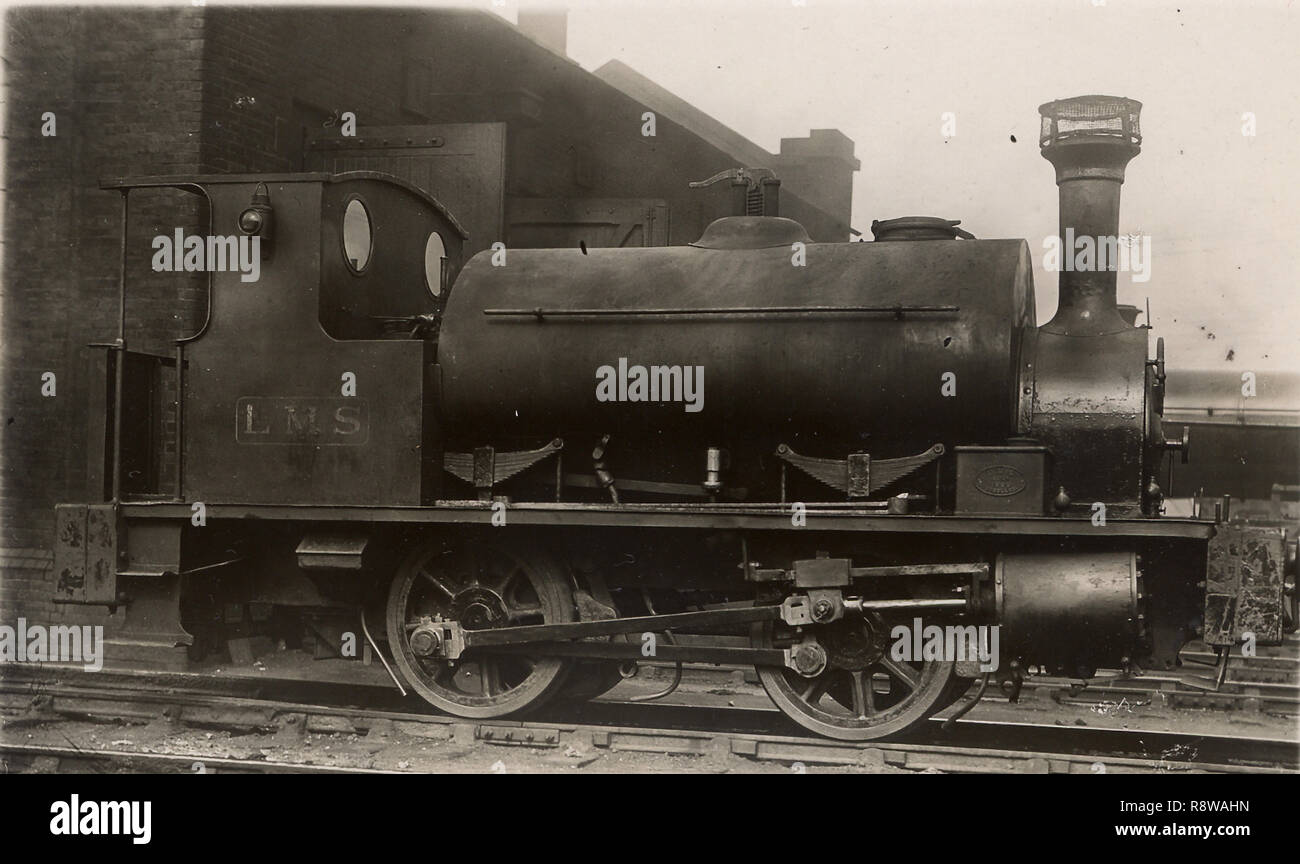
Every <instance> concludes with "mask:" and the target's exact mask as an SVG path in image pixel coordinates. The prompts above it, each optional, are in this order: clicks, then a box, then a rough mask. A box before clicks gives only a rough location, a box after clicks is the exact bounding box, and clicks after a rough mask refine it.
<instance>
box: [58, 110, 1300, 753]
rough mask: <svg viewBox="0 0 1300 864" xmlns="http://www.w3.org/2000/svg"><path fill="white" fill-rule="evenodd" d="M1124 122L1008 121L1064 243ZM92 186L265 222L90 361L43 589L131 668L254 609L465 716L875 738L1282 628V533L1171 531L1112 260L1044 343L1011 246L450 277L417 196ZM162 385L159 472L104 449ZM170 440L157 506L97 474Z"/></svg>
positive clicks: (445, 229)
mask: <svg viewBox="0 0 1300 864" xmlns="http://www.w3.org/2000/svg"><path fill="white" fill-rule="evenodd" d="M1139 109H1140V105H1139V104H1138V103H1137V102H1134V101H1132V100H1128V99H1119V98H1114V97H1101V96H1087V97H1079V98H1076V99H1067V100H1060V101H1057V102H1052V103H1048V104H1046V105H1044V106H1042V108H1041V109H1040V112H1041V114H1042V123H1043V126H1042V134H1041V136H1040V145H1041V148H1042V153H1043V156H1044V157H1045V158H1047V159H1048V160H1049V161H1050V162H1051V163H1052V164H1053V165H1054V167H1055V169H1056V179H1057V185H1058V187H1059V195H1060V225H1059V230H1060V234H1061V237H1062V238H1065V237H1078V236H1087V237H1090V238H1093V239H1094V241H1105V240H1106V238H1110V239H1111V240H1116V239H1117V238H1118V215H1119V191H1120V186H1121V184H1122V182H1123V179H1124V170H1125V166H1126V165H1127V163H1128V162H1129V160H1131V159H1132V158H1133V157H1134V156H1135V155H1137V153H1138V150H1139V145H1140V141H1141V135H1140V131H1139V125H1138V120H1139ZM106 185H107V186H108V188H112V189H115V190H118V191H119V192H120V193H121V195H122V200H123V205H124V211H125V206H126V202H127V200H128V197H129V193H130V191H131V190H133V189H138V188H142V187H151V186H173V187H176V188H182V189H186V190H188V191H194V192H197V193H198V194H201V195H203V196H204V197H205V198H206V199H207V202H208V206H209V210H210V218H211V224H212V230H213V231H214V232H216V233H235V232H240V231H242V232H243V233H245V234H249V233H261V236H263V238H264V240H266V241H269V240H270V239H271V237H273V238H274V243H273V244H271V243H269V242H264V244H263V248H264V249H270V250H273V252H271V253H269V254H268V253H265V252H264V255H263V261H262V267H261V273H262V281H261V283H259V284H257V285H255V286H250V285H248V284H246V283H242V282H241V281H240V280H239V274H237V273H234V274H227V273H214V274H213V275H212V281H211V286H210V291H211V296H212V302H211V304H210V315H209V319H208V321H207V322H206V324H205V325H204V328H203V329H202V330H201V331H200V333H198V334H196V335H195V336H194V337H191V338H190V339H187V340H184V341H183V342H182V343H180V344H178V346H177V349H176V352H175V355H174V356H173V357H155V356H152V355H145V354H142V353H140V352H134V351H130V350H128V349H127V338H126V337H127V334H126V333H125V331H124V329H123V331H122V332H120V333H119V339H118V340H117V341H116V342H115V343H113V344H112V345H110V346H108V347H107V349H106V351H105V357H104V359H103V363H102V366H101V372H102V374H104V376H105V391H104V392H105V393H107V394H108V397H109V398H107V399H106V400H105V401H104V403H103V405H104V410H103V412H102V417H103V427H102V428H99V429H96V430H93V431H92V435H91V436H90V437H91V440H92V441H93V442H96V446H95V448H94V449H93V450H92V452H91V454H90V460H89V461H90V464H91V476H92V478H94V485H95V489H94V490H93V491H92V495H91V497H90V499H89V501H90V502H91V503H76V504H63V505H59V507H58V508H57V513H56V515H57V525H56V528H57V532H58V533H57V539H56V566H55V586H54V587H55V594H56V599H57V600H58V601H59V602H65V603H100V604H104V605H108V606H110V607H112V608H114V609H115V610H117V614H118V615H120V616H121V619H122V620H121V627H120V633H121V636H120V641H121V643H122V644H123V645H127V644H129V645H130V646H131V647H130V650H131V651H134V652H139V651H140V650H141V646H152V647H153V648H154V649H156V650H157V651H158V652H161V653H162V654H165V655H169V656H170V657H171V658H172V662H189V661H188V659H181V660H178V659H177V658H178V657H181V658H188V657H189V656H190V655H191V654H194V653H198V649H200V648H203V647H206V648H208V649H209V650H216V651H220V650H221V646H222V643H223V640H224V639H225V638H227V637H228V628H227V627H226V626H225V624H226V622H225V620H224V617H223V612H222V610H227V609H229V608H230V605H231V604H232V603H233V604H239V603H253V602H256V603H257V604H259V605H260V606H262V607H265V606H271V607H273V608H276V609H279V610H280V612H281V613H282V614H278V615H275V616H272V617H270V618H265V619H263V620H274V621H275V622H276V623H275V625H274V626H276V627H278V628H280V635H282V636H283V635H285V634H288V636H289V638H292V633H293V628H294V627H295V626H297V625H296V624H293V623H286V622H293V621H299V620H301V619H307V620H308V621H309V622H310V628H311V630H312V632H313V633H314V634H315V636H314V637H313V639H312V644H313V645H314V646H315V648H316V649H318V650H325V651H326V653H328V652H329V651H330V650H331V645H332V644H334V643H335V642H337V641H339V640H341V639H342V637H344V636H347V635H353V636H355V633H354V631H357V630H359V631H360V632H361V633H362V634H364V636H365V638H366V640H367V641H368V643H369V644H370V646H371V648H372V649H373V650H374V651H375V652H377V653H378V655H379V656H380V658H381V659H384V660H385V662H386V660H387V658H388V657H391V658H392V660H393V665H394V666H395V667H396V672H395V673H393V674H394V680H398V678H399V676H400V682H401V684H399V686H401V685H405V686H408V687H410V688H411V689H412V690H414V691H415V692H416V693H418V694H419V695H420V696H421V697H423V698H424V699H426V700H427V701H429V702H430V703H432V704H434V705H436V706H438V707H439V708H441V709H443V710H445V711H448V712H451V713H453V714H457V715H460V716H465V717H475V718H491V717H497V716H501V715H506V714H514V713H519V712H524V711H528V710H533V709H536V708H537V707H538V706H540V705H543V704H545V703H546V702H547V701H548V700H551V699H556V698H559V699H567V700H579V699H584V698H591V697H592V696H595V695H598V694H599V693H601V692H603V691H605V690H607V689H609V688H610V687H611V686H613V685H614V684H616V683H617V681H618V680H620V675H622V674H628V673H629V672H630V671H631V670H632V669H633V668H634V667H635V664H636V663H637V662H640V661H644V660H646V659H647V658H653V659H655V660H656V661H659V662H668V663H675V664H681V663H687V662H701V663H725V664H747V665H752V666H754V667H755V668H756V670H757V674H758V677H759V680H760V681H761V682H762V683H763V686H764V687H765V689H766V690H767V692H768V694H769V695H770V696H771V698H772V699H773V701H774V702H775V703H776V704H777V705H778V706H779V707H780V708H781V710H782V711H784V712H785V713H786V714H787V715H788V716H789V717H790V718H792V719H793V720H794V721H796V722H797V723H799V724H801V725H802V726H804V727H806V728H808V729H810V730H813V731H815V732H818V733H820V734H824V735H829V736H832V737H837V738H842V739H847V740H869V739H873V738H879V737H883V736H888V735H893V734H897V733H899V732H901V731H903V730H905V729H908V728H910V727H912V726H914V725H916V724H918V723H921V722H923V721H924V720H926V719H927V718H928V717H930V716H932V715H933V714H935V713H936V712H939V711H941V710H943V709H945V708H946V707H948V706H950V705H952V704H953V703H954V702H956V701H958V700H959V699H960V698H961V697H962V695H963V693H965V691H966V690H967V689H969V687H970V685H971V684H972V683H973V682H975V681H976V680H980V681H981V682H982V686H981V692H982V691H983V689H984V687H987V686H989V685H990V684H991V685H993V686H996V687H1000V688H1003V689H1005V690H1006V691H1007V692H1008V693H1009V694H1012V695H1013V696H1014V694H1015V693H1016V692H1017V691H1018V688H1019V686H1020V683H1021V682H1022V681H1023V679H1024V677H1025V676H1026V675H1028V674H1034V673H1041V672H1050V673H1056V674H1065V675H1070V676H1076V677H1079V678H1088V677H1090V676H1092V675H1094V674H1095V673H1096V670H1097V669H1098V668H1113V669H1123V670H1125V672H1126V673H1127V674H1132V675H1138V674H1141V671H1142V670H1143V669H1150V668H1158V669H1161V670H1165V669H1171V668H1173V667H1175V666H1176V665H1177V663H1178V660H1177V656H1178V650H1179V648H1180V647H1181V645H1182V644H1183V643H1184V642H1185V641H1186V640H1188V639H1189V638H1193V637H1195V636H1200V637H1201V638H1203V639H1204V640H1205V641H1206V642H1208V643H1210V644H1212V645H1216V646H1218V647H1219V648H1220V649H1221V651H1222V655H1223V658H1224V661H1225V662H1226V657H1227V652H1228V650H1230V649H1231V647H1232V646H1233V645H1235V644H1237V642H1239V641H1240V640H1242V639H1243V638H1244V636H1245V634H1250V637H1251V638H1254V639H1255V640H1257V641H1261V642H1265V643H1267V642H1269V641H1278V640H1280V639H1281V634H1282V631H1283V629H1284V628H1285V627H1287V626H1290V624H1291V622H1293V621H1294V607H1293V604H1294V577H1293V576H1289V575H1288V574H1290V573H1293V572H1294V567H1295V558H1294V545H1293V544H1292V545H1290V546H1288V543H1287V540H1286V537H1285V536H1284V535H1282V534H1281V533H1280V532H1278V531H1276V530H1274V529H1270V528H1265V527H1259V526H1247V525H1241V524H1236V523H1230V522H1228V521H1226V519H1220V520H1217V521H1212V520H1211V519H1209V518H1170V517H1168V516H1163V515H1162V513H1161V509H1162V490H1161V488H1160V484H1159V482H1158V477H1159V472H1160V468H1161V465H1162V463H1163V462H1164V461H1165V460H1167V459H1169V458H1171V457H1172V454H1171V451H1173V452H1176V453H1179V454H1181V455H1182V457H1183V458H1186V456H1187V453H1188V446H1189V441H1188V437H1187V434H1186V433H1185V432H1183V433H1182V434H1181V435H1174V436H1171V435H1167V434H1166V431H1165V429H1164V428H1163V425H1162V422H1161V421H1162V416H1161V415H1162V411H1163V404H1162V400H1163V393H1164V382H1165V369H1164V356H1163V344H1162V343H1159V342H1158V343H1157V345H1156V346H1155V351H1154V356H1151V351H1150V350H1149V347H1150V346H1149V344H1148V339H1149V337H1148V328H1146V327H1135V326H1133V323H1132V321H1131V320H1126V319H1125V318H1124V317H1123V316H1122V315H1121V314H1120V311H1119V307H1118V306H1117V298H1116V274H1115V272H1114V270H1113V269H1102V270H1092V271H1087V270H1076V271H1073V272H1067V273H1062V274H1061V277H1060V285H1059V293H1060V300H1059V304H1058V309H1057V312H1056V315H1055V316H1054V317H1053V318H1052V320H1051V321H1049V322H1047V323H1046V324H1044V325H1042V326H1037V323H1036V315H1035V311H1034V301H1033V297H1034V292H1033V277H1032V268H1031V265H1030V258H1029V247H1028V246H1027V244H1026V243H1025V242H1024V241H1022V240H976V239H972V238H970V235H969V234H967V233H966V232H964V231H959V230H957V229H956V223H953V222H950V221H947V220H940V219H932V218H926V217H909V218H907V219H903V220H895V221H890V222H884V223H878V224H877V225H876V226H875V227H876V239H875V240H874V241H873V242H862V243H813V242H811V241H810V240H809V239H808V236H807V234H806V233H805V232H804V230H803V228H802V227H801V226H799V225H798V224H797V223H796V222H793V221H791V220H787V219H781V218H779V217H773V216H762V217H758V216H745V217H733V218H727V219H722V220H719V221H718V222H715V223H714V224H713V225H711V226H710V227H709V228H708V230H707V231H706V232H705V233H704V235H703V236H702V237H701V238H700V239H699V240H698V241H697V242H696V243H694V244H691V245H689V246H685V247H673V248H645V249H588V248H586V247H585V245H584V246H583V247H581V248H579V249H537V250H533V249H514V248H500V247H499V248H495V249H493V250H491V251H486V252H483V253H480V254H479V255H477V256H475V257H474V258H473V259H471V260H470V261H469V262H467V263H466V264H465V265H464V267H463V269H462V268H461V260H460V256H461V249H462V241H463V239H464V232H463V231H462V230H461V229H460V226H459V224H458V223H457V222H456V220H455V217H454V215H453V214H451V213H448V212H447V211H446V210H445V209H444V208H442V207H441V205H440V204H439V203H438V201H437V199H436V197H435V196H436V190H423V189H420V188H418V187H415V186H412V185H411V184H410V183H407V182H404V181H400V180H398V179H396V178H391V177H387V176H385V175H380V174H374V173H371V172H354V173H351V174H341V175H278V176H273V175H268V176H254V175H248V176H216V177H187V178H152V179H145V180H123V181H114V182H112V183H109V184H106ZM250 212H251V213H253V214H254V216H255V217H256V218H254V216H250V215H249V214H250ZM358 225H361V226H362V227H363V228H364V231H363V237H362V241H358V238H357V237H356V236H352V237H349V231H353V232H355V231H356V230H357V226H358ZM435 235H436V240H437V242H436V243H435V242H434V240H435ZM128 242H129V241H128V239H127V237H126V234H125V229H124V235H123V249H124V253H123V255H124V258H123V260H124V261H125V249H126V244H127V243H128ZM434 248H436V249H438V250H441V256H440V257H436V258H432V259H431V258H430V256H429V254H428V250H429V249H434ZM430 260H433V261H434V265H435V266H434V267H433V269H432V270H431V269H430V266H429V262H430ZM447 285H450V290H449V291H445V290H443V288H444V287H445V286H447ZM435 286H436V287H435ZM122 291H123V302H125V296H126V295H125V291H126V287H125V280H124V281H123V287H122ZM160 377H161V378H168V377H169V378H170V380H171V382H172V387H171V389H170V390H169V391H168V392H171V393H174V416H175V418H176V426H177V427H178V432H177V436H176V446H175V448H174V450H175V452H174V454H172V453H170V452H169V451H167V450H166V449H165V448H164V449H159V450H157V451H156V452H155V451H152V450H150V449H149V447H148V446H147V442H148V441H150V440H152V439H151V437H150V436H143V438H141V439H140V441H137V440H135V439H134V437H129V436H128V435H127V434H126V433H124V431H123V430H124V429H130V428H133V427H132V425H131V418H132V417H133V416H134V413H135V412H136V411H138V410H139V409H140V406H138V405H133V404H130V403H131V399H130V398H129V394H132V393H138V392H141V390H142V389H143V390H144V392H148V387H147V386H146V385H147V382H148V380H154V379H157V378H160ZM139 379H144V384H142V383H141V381H140V380H139ZM119 394H121V397H120V398H119ZM148 401H149V404H150V405H152V404H154V400H153V399H152V398H151V399H150V400H148ZM141 442H143V443H141ZM169 456H170V457H171V458H172V459H174V462H173V464H172V466H171V467H172V468H173V471H172V472H171V480H172V486H171V488H169V489H163V488H161V486H159V485H155V486H154V487H152V488H141V487H140V486H138V485H133V484H132V483H131V482H128V478H131V477H134V476H136V472H134V471H133V470H132V469H133V466H136V465H142V464H149V463H156V462H160V461H165V460H166V459H167V458H168V457H169ZM160 476H161V475H160ZM1223 515H1225V514H1221V516H1223ZM291 613H292V614H291ZM381 619H382V621H383V626H382V627H380V626H374V627H372V626H371V624H372V623H373V624H375V625H378V622H379V620H381ZM327 621H328V622H332V624H328V623H327ZM268 626H271V625H268ZM322 633H324V634H329V633H333V634H335V635H336V636H337V637H338V639H334V638H333V637H330V636H329V635H325V636H322V635H321V634H322ZM990 633H992V634H996V635H994V636H993V637H992V638H990ZM936 634H937V639H936ZM994 646H997V647H996V650H990V649H993V647H994ZM187 649H188V652H187ZM914 649H915V650H914ZM108 650H109V661H110V662H111V661H112V659H113V647H112V643H111V642H110V646H109V649H108ZM336 653H337V652H336ZM969 704H972V703H968V705H969Z"/></svg>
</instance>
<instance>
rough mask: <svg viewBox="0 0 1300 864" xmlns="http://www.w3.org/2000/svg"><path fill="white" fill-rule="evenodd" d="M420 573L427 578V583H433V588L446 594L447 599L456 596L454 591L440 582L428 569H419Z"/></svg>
mask: <svg viewBox="0 0 1300 864" xmlns="http://www.w3.org/2000/svg"><path fill="white" fill-rule="evenodd" d="M420 575H421V576H423V577H424V578H425V579H427V580H428V581H429V583H430V584H432V585H433V587H434V588H437V589H438V590H439V591H441V592H442V593H443V594H446V595H447V598H448V599H452V598H454V597H455V596H456V595H455V593H453V592H452V590H451V589H450V588H448V587H447V586H446V585H444V584H442V582H441V581H440V580H439V579H438V578H437V577H436V576H434V575H433V574H432V573H430V572H429V571H427V570H421V571H420Z"/></svg>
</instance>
